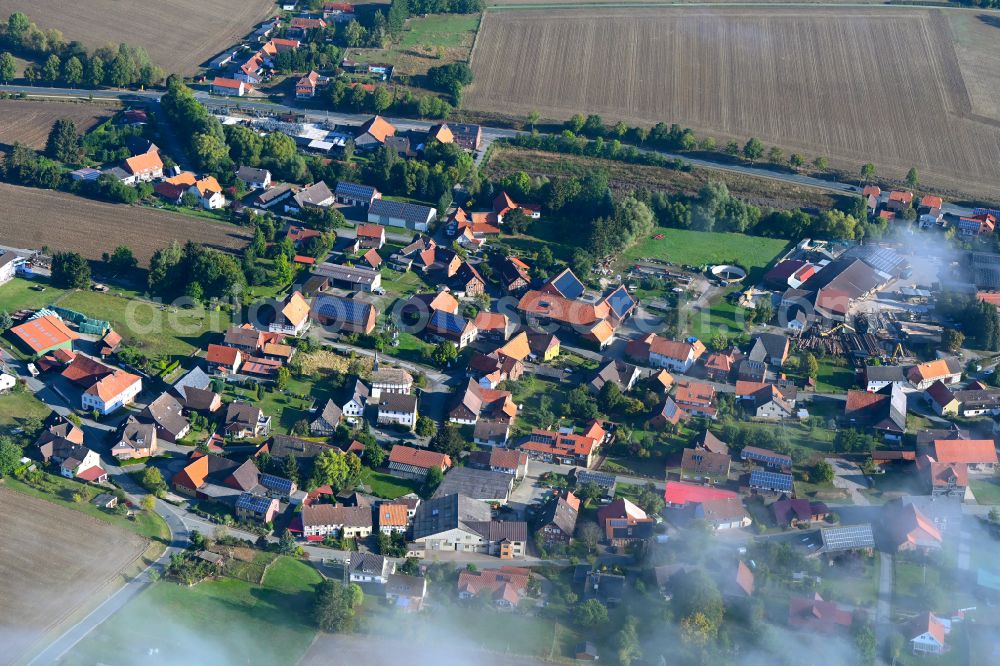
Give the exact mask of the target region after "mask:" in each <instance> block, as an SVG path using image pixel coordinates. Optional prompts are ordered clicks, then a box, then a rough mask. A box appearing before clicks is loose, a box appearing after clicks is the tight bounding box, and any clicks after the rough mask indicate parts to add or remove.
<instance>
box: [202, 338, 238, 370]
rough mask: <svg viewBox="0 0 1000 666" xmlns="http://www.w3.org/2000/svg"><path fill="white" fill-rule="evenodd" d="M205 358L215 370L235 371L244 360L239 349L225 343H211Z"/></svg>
mask: <svg viewBox="0 0 1000 666" xmlns="http://www.w3.org/2000/svg"><path fill="white" fill-rule="evenodd" d="M205 360H206V361H207V362H208V365H209V366H210V367H211V368H212V369H213V370H221V371H225V372H231V373H235V372H236V371H237V370H239V368H240V365H241V364H242V362H243V356H242V354H241V353H240V350H239V349H236V348H234V347H226V346H223V345H215V344H212V345H209V346H208V353H207V354H206V355H205Z"/></svg>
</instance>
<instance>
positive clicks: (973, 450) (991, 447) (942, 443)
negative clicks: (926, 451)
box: [933, 439, 997, 469]
mask: <svg viewBox="0 0 1000 666" xmlns="http://www.w3.org/2000/svg"><path fill="white" fill-rule="evenodd" d="M933 446H934V459H935V460H936V461H937V462H939V463H965V464H967V465H974V466H976V467H981V468H983V469H989V468H992V467H994V466H996V464H997V447H996V442H995V441H993V440H992V439H936V440H934V443H933Z"/></svg>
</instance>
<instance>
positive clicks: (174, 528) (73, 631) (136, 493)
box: [28, 473, 190, 666]
mask: <svg viewBox="0 0 1000 666" xmlns="http://www.w3.org/2000/svg"><path fill="white" fill-rule="evenodd" d="M116 477H117V478H118V480H119V482H120V484H121V486H122V488H123V489H124V490H126V492H127V493H128V497H129V499H130V500H131V501H132V502H134V503H136V504H138V502H139V500H140V499H141V498H142V496H144V495H145V494H146V493H145V492H144V491H143V490H142V489H141V488H139V487H138V485H137V484H136V483H135V482H134V481H132V479H131V478H130V477H129V476H128V475H127V474H123V473H119V474H116ZM156 512H157V513H158V514H160V515H161V516H162V517H163V519H164V520H165V521H166V523H167V527H168V528H169V529H170V545H169V546H168V547H167V548H166V549H165V550H164V551H163V554H162V555H160V557H159V558H158V559H157V560H156V561H155V562H153V563H152V564H150V565H149V566H148V567H146V568H145V569H144V570H143V571H142V572H140V573H139V574H138V575H136V576H135V577H133V578H132V579H130V580H128V581H127V582H126V583H125V585H124V586H122V587H120V588H119V589H118V590H116V591H115V592H114V593H113V594H112V595H111V596H110V597H108V598H107V599H105V600H104V601H103V602H101V604H100V605H99V606H98V607H97V608H95V609H94V610H92V611H91V612H90V613H89V614H88V615H87V616H86V617H84V618H83V619H82V620H80V621H79V622H78V623H76V624H75V625H74V626H72V627H70V628H69V629H68V630H67V631H65V632H64V633H63V634H62V635H61V636H59V637H58V638H56V639H55V640H54V641H53V642H52V643H50V644H49V645H48V647H46V648H45V649H44V650H42V651H41V652H40V653H38V655H36V656H35V657H34V659H32V660H31V661H29V662H28V666H45V665H46V664H53V663H55V662H56V661H57V660H58V659H59V658H60V657H62V656H63V655H65V654H66V653H67V652H69V651H70V650H71V649H73V647H74V646H75V645H76V644H77V643H79V642H80V641H81V640H83V639H84V638H85V637H86V636H87V634H89V633H90V632H92V631H93V630H94V629H96V628H97V627H98V626H100V625H101V624H102V623H103V622H104V621H105V620H107V619H108V618H110V617H111V616H112V615H114V614H115V613H117V612H118V611H120V610H121V609H122V608H123V607H124V606H125V605H126V604H127V603H128V602H129V601H131V600H132V599H134V598H135V597H136V595H138V594H139V593H140V592H142V591H143V590H145V589H146V588H147V587H149V586H150V585H151V584H152V582H153V581H152V580H150V577H149V572H150V571H151V570H153V569H156V570H157V571H158V572H159V573H162V572H163V569H164V568H165V567H166V564H167V562H169V561H170V556H171V555H173V554H174V553H177V552H179V551H181V550H183V549H184V548H185V547H186V546H187V544H188V537H189V534H190V533H189V531H188V528H187V526H186V525H185V524H184V521H183V519H182V518H181V517H180V515H179V514H178V513H177V512H176V511H175V510H174V508H173V507H172V506H170V505H169V504H167V503H166V502H164V501H163V500H156Z"/></svg>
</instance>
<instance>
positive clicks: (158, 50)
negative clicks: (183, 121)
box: [0, 0, 277, 74]
mask: <svg viewBox="0 0 1000 666" xmlns="http://www.w3.org/2000/svg"><path fill="white" fill-rule="evenodd" d="M275 9H277V7H276V6H275V4H274V2H273V1H272V0H213V1H212V2H205V1H204V0H157V1H156V2H148V1H145V0H86V1H84V2H66V0H0V17H2V20H4V21H6V20H7V17H8V16H9V15H10V14H12V13H13V12H16V11H21V12H25V13H26V14H27V15H28V16H29V17H30V18H31V20H32V21H34V22H35V23H37V24H38V25H39V27H41V28H43V29H49V28H55V29H56V30H60V31H62V33H63V35H64V36H65V37H66V40H67V41H71V40H79V41H80V42H82V43H83V44H85V45H86V46H88V47H90V48H97V47H101V46H106V45H108V44H118V43H120V42H127V43H129V44H131V45H133V46H141V47H143V48H144V49H146V51H148V52H149V55H150V56H151V57H152V58H153V62H155V63H156V64H157V65H159V66H160V67H163V68H164V69H166V70H167V71H168V72H177V73H179V74H192V73H194V72H195V71H196V70H197V68H198V65H200V64H201V63H203V62H204V61H206V60H208V59H210V58H211V57H212V56H214V55H216V54H217V53H218V52H219V51H221V50H222V49H224V48H226V47H227V46H229V45H230V44H234V43H235V42H237V41H238V40H240V39H242V38H243V37H244V36H246V34H247V33H248V32H250V29H251V28H252V27H253V26H254V25H256V24H257V23H259V22H260V21H263V20H264V19H265V18H267V17H268V16H269V15H270V14H271V13H272V12H273V11H274V10H275Z"/></svg>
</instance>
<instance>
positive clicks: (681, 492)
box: [663, 481, 739, 505]
mask: <svg viewBox="0 0 1000 666" xmlns="http://www.w3.org/2000/svg"><path fill="white" fill-rule="evenodd" d="M738 497H739V495H737V494H736V493H734V492H732V491H731V490H722V489H720V488H712V487H711V486H698V485H694V484H691V483H683V482H681V481H667V487H666V489H665V490H664V491H663V499H664V500H666V502H667V504H678V505H683V504H701V503H702V502H706V501H708V500H720V499H732V498H738Z"/></svg>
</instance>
